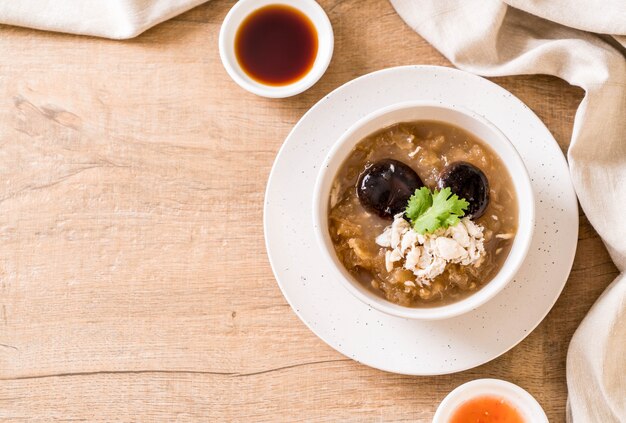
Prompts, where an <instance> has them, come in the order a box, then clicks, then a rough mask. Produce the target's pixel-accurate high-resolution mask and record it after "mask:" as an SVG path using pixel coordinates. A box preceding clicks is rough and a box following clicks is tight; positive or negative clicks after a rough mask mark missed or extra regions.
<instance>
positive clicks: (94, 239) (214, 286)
mask: <svg viewBox="0 0 626 423" xmlns="http://www.w3.org/2000/svg"><path fill="white" fill-rule="evenodd" d="M321 3H322V5H323V6H324V8H325V10H326V11H327V13H328V14H329V16H330V19H331V21H332V23H333V26H334V29H335V37H336V40H335V43H336V44H335V55H334V59H333V62H332V63H331V66H330V68H329V70H328V72H327V73H326V75H325V76H324V77H323V78H322V80H321V81H320V82H319V83H318V84H316V85H315V86H314V87H313V88H312V89H310V90H309V91H307V92H306V93H304V94H302V95H299V96H297V97H295V98H290V99H285V100H269V99H263V98H259V97H256V96H254V95H252V94H249V93H247V92H245V91H243V90H242V89H240V88H239V87H238V86H237V85H235V83H234V82H233V81H231V80H230V79H229V78H228V76H227V75H226V73H225V71H224V69H223V68H222V65H221V63H220V60H219V55H218V51H217V37H218V31H219V27H220V23H221V21H222V19H223V18H224V15H225V14H226V12H227V11H228V9H229V7H230V6H231V5H232V2H230V1H221V0H219V1H218V0H215V1H212V2H210V3H208V4H206V5H204V6H201V7H199V8H196V9H194V10H192V11H191V12H189V13H186V14H184V15H182V16H179V17H177V18H175V19H173V20H171V21H169V22H166V23H164V24H162V25H159V26H158V27H156V28H154V29H152V30H150V31H148V32H147V33H145V34H144V35H142V36H140V37H138V38H137V39H134V40H130V41H123V42H116V41H110V40H103V39H96V38H88V37H78V36H70V35H62V34H53V33H46V32H39V31H33V30H28V29H21V28H13V27H6V26H5V27H0V58H1V60H0V93H1V95H0V144H1V147H0V240H1V245H2V247H1V249H0V420H2V421H50V420H62V421H75V420H76V421H79V420H80V421H82V420H84V421H115V420H118V421H119V420H123V421H170V422H171V421H239V422H252V421H272V422H274V421H290V422H296V421H298V422H300V421H423V422H428V421H430V418H431V416H432V414H433V411H434V410H435V408H436V406H437V404H438V402H439V401H440V400H441V399H442V398H443V397H444V396H445V395H446V393H447V392H448V391H450V390H451V389H453V388H454V387H455V386H457V385H458V384H460V383H463V382H466V381H468V380H470V379H474V378H478V377H498V378H503V379H507V380H510V381H513V382H515V383H518V384H520V385H521V386H523V387H525V388H526V389H528V390H529V391H530V392H531V393H532V394H533V395H535V396H536V397H537V399H538V400H539V401H540V402H541V404H542V405H543V406H544V407H545V409H546V411H547V413H548V415H549V417H550V420H551V421H553V422H559V421H563V420H564V412H565V411H564V410H565V401H566V381H565V357H566V352H567V346H568V343H569V340H570V338H571V336H572V334H573V333H574V330H575V329H576V327H577V326H578V324H579V323H580V321H581V319H582V318H583V317H584V315H585V313H586V312H587V311H588V309H589V307H590V306H591V305H592V303H593V302H594V300H595V299H596V298H597V297H598V295H599V294H600V293H601V292H602V290H603V289H604V288H605V287H606V286H607V285H608V283H609V282H610V281H611V280H612V279H613V278H614V277H615V276H616V275H617V270H616V269H615V267H614V266H613V264H612V263H611V261H610V259H609V256H608V254H607V252H606V251H605V248H604V247H603V244H602V243H601V241H600V239H599V238H598V235H597V234H596V233H595V231H594V230H593V229H592V228H591V226H590V225H589V223H588V221H587V219H586V218H585V217H584V216H583V215H581V223H580V236H579V245H578V253H577V256H576V261H575V263H574V268H573V271H572V274H571V276H570V279H569V282H568V284H567V286H566V288H565V291H564V292H563V295H561V297H560V299H559V301H558V302H557V304H556V306H555V307H554V309H553V310H552V311H551V313H550V314H549V315H548V317H547V318H546V319H545V321H544V322H543V323H542V324H541V325H540V326H539V328H538V329H536V330H535V331H534V332H533V333H532V334H531V335H530V336H529V337H528V338H527V339H526V340H525V341H523V342H522V343H521V344H520V345H518V346H517V347H516V348H514V349H513V350H511V351H510V352H508V353H506V354H505V355H503V356H502V357H500V358H498V359H496V360H494V361H492V362H491V363H488V364H486V365H483V366H481V367H479V368H476V369H473V370H470V371H466V372H463V373H459V374H454V375H449V376H440V377H407V376H400V375H395V374H387V373H383V372H381V371H377V370H374V369H370V368H367V367H365V366H363V365H360V364H358V363H356V362H354V361H352V360H349V359H347V358H345V357H343V356H342V355H340V354H339V353H337V352H335V351H334V350H332V349H331V348H330V347H328V346H327V345H326V344H324V343H323V342H322V341H321V340H319V339H318V338H317V337H316V336H315V335H314V334H313V333H311V332H310V331H309V330H308V329H307V328H306V327H305V326H304V325H303V324H302V323H301V322H300V321H299V320H298V318H297V317H296V316H295V314H294V313H293V312H292V311H291V309H290V308H289V306H288V305H287V303H286V301H285V299H284V298H283V296H282V295H281V293H280V291H279V289H278V286H277V285H276V282H275V281H274V277H273V275H272V272H271V270H270V266H269V264H268V260H267V257H266V254H265V248H264V242H263V229H262V223H261V222H262V206H263V193H264V187H265V183H266V180H267V176H268V173H269V170H270V167H271V165H272V162H273V160H274V156H275V155H276V152H277V150H278V148H279V147H280V145H281V142H282V141H283V139H284V138H285V136H286V135H287V133H288V132H289V130H290V128H291V127H292V126H293V125H294V123H295V122H296V121H297V120H298V119H299V118H300V116H302V114H303V113H304V112H305V111H306V110H307V109H308V108H310V107H311V106H312V105H313V104H314V103H315V102H316V101H317V100H318V99H320V98H321V97H322V96H323V95H324V94H326V93H328V92H329V91H331V90H332V89H334V88H336V87H338V86H340V85H341V84H343V83H345V82H346V81H349V80H351V79H353V78H355V77H357V76H359V75H363V74H365V73H368V72H372V71H375V70H378V69H382V68H386V67H389V66H396V65H405V64H415V63H424V64H435V65H444V66H450V63H449V62H448V61H447V60H446V59H444V58H443V57H442V56H441V55H440V54H439V53H438V52H437V51H435V50H434V49H433V48H432V47H431V46H430V45H428V44H427V43H426V42H425V41H424V40H423V39H421V38H420V37H419V36H418V35H417V34H415V33H414V32H413V31H412V30H411V29H410V28H408V27H407V26H406V25H405V24H404V23H403V21H402V20H401V19H400V18H399V17H398V16H397V15H396V13H395V12H394V10H393V9H392V7H391V6H390V4H389V3H387V2H386V1H385V0H376V1H373V0H368V1H367V2H362V1H358V0H343V1H342V0H326V1H322V2H321ZM494 81H495V82H496V83H498V84H500V85H502V86H503V87H505V88H506V89H508V90H510V91H512V92H513V93H514V94H515V95H517V96H518V97H520V98H521V99H522V100H523V101H524V102H526V104H528V105H529V106H530V107H531V108H532V109H533V110H534V111H535V112H536V113H537V114H538V115H539V117H541V119H542V120H543V121H544V122H545V123H546V124H547V125H548V127H549V128H550V130H551V131H552V132H553V134H554V135H555V137H556V139H557V140H558V142H559V144H560V145H561V147H562V148H563V150H565V149H566V147H567V145H568V142H569V138H570V134H571V128H572V122H573V118H574V113H575V110H576V107H577V105H578V103H579V101H580V100H581V98H582V94H583V93H582V91H581V90H579V89H576V88H572V87H570V86H568V85H567V84H566V83H564V82H563V81H560V80H558V79H556V78H551V77H545V76H527V77H510V78H494ZM242 291H243V292H245V297H246V299H241V298H240V296H241V295H240V294H241V292H242Z"/></svg>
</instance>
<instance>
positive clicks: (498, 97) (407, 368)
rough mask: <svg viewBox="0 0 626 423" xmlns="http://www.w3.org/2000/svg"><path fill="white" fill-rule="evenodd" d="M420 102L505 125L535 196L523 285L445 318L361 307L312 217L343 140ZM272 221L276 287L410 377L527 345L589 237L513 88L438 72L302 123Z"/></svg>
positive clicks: (322, 107) (333, 98)
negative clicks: (321, 179)
mask: <svg viewBox="0 0 626 423" xmlns="http://www.w3.org/2000/svg"><path fill="white" fill-rule="evenodd" d="M476 93H480V95H476ZM416 100H420V101H428V102H434V103H438V102H440V101H441V102H443V103H446V104H453V105H457V106H462V107H465V108H467V109H470V110H473V111H474V112H475V113H477V114H480V115H482V116H484V117H485V118H486V119H488V120H489V121H490V122H492V123H493V124H494V125H496V126H497V127H498V128H499V129H500V130H501V131H502V132H503V133H504V135H505V136H506V137H507V138H508V139H509V140H510V141H511V143H513V145H514V146H515V148H516V149H517V151H518V152H519V154H520V155H521V156H522V160H523V161H524V164H525V165H526V168H527V169H528V173H529V174H530V176H531V183H532V188H533V192H534V193H535V199H534V202H535V216H536V219H535V225H536V226H535V231H534V236H533V239H532V243H531V247H530V250H529V252H528V255H527V256H526V260H525V261H524V264H523V265H522V267H521V268H520V270H519V271H518V273H517V275H516V276H515V279H514V280H513V281H511V282H510V283H509V284H508V285H507V286H506V287H505V288H504V289H503V290H502V291H500V293H498V294H497V295H496V296H495V297H494V298H492V299H491V300H490V301H488V302H487V303H485V304H483V305H482V306H481V307H479V308H477V309H476V310H473V311H470V312H468V313H465V314H463V315H461V316H457V317H452V318H450V319H445V320H416V319H405V318H401V317H396V316H391V315H389V314H386V313H382V312H380V311H378V310H376V309H374V308H372V307H368V306H367V305H366V304H364V303H363V302H362V301H359V300H358V299H356V297H354V296H353V295H352V294H350V293H349V292H348V291H347V290H346V289H344V287H343V286H342V285H341V284H340V283H339V282H338V281H337V280H335V279H334V276H333V275H334V273H333V272H332V269H330V268H328V266H327V262H326V260H325V259H324V257H323V256H322V252H321V251H320V249H319V247H318V245H317V239H316V237H315V228H314V225H313V219H312V218H311V210H312V209H313V190H314V186H315V182H316V179H317V176H318V173H319V171H320V168H321V166H322V163H323V162H324V159H325V158H326V156H327V154H328V151H329V150H330V149H331V148H332V146H333V144H334V143H335V141H336V140H337V139H339V137H341V135H342V134H343V133H344V132H345V131H346V130H347V129H348V128H350V127H351V126H352V125H353V124H354V123H355V122H357V121H358V120H359V119H361V118H363V117H364V116H367V115H368V114H370V113H373V112H375V111H376V110H380V109H381V108H383V107H387V106H391V105H393V104H396V103H400V102H405V101H416ZM520 206H521V207H523V206H524V205H523V204H522V205H520ZM263 219H264V232H265V245H266V248H267V253H268V257H269V260H270V263H271V265H272V270H273V272H274V275H275V277H276V281H277V283H278V285H279V287H280V289H281V290H282V292H283V295H284V296H285V298H286V300H287V301H288V302H289V304H290V305H291V307H292V309H293V310H294V312H295V313H296V314H297V315H298V317H300V319H302V321H303V322H304V323H305V324H306V325H307V326H308V327H309V329H310V330H311V331H313V332H314V333H315V334H316V335H317V336H319V337H320V338H321V339H322V340H323V341H325V342H326V343H327V344H328V345H329V346H331V347H332V348H334V349H336V350H337V351H339V352H340V353H342V354H344V355H345V356H346V357H349V358H352V359H354V360H357V361H359V362H361V363H363V364H366V365H368V366H371V367H375V368H377V369H381V370H385V371H388V372H393V373H402V374H407V375H424V376H426V375H440V374H446V373H453V372H459V371H462V370H467V369H469V368H472V367H476V366H479V365H481V364H484V363H486V362H487V361H490V360H493V359H494V358H496V357H498V356H500V355H501V354H503V353H505V352H506V351H508V350H509V349H511V348H513V347H514V346H515V345H516V344H518V343H519V342H520V341H522V340H523V339H524V338H526V336H528V335H529V334H530V333H531V332H532V331H533V329H534V328H536V327H537V325H538V324H539V323H540V322H541V321H542V320H543V318H544V317H545V316H546V314H547V313H548V311H550V309H551V308H552V306H553V305H554V303H555V301H556V299H557V298H558V296H559V294H560V293H561V291H562V289H563V287H564V286H565V282H566V281H567V278H568V275H569V272H570V270H571V268H572V263H573V261H574V254H575V252H576V243H577V239H578V204H577V201H576V194H575V193H574V188H573V186H572V182H571V177H570V173H569V169H568V167H567V162H566V161H565V157H564V156H563V153H562V151H561V149H560V148H559V145H558V144H557V143H556V141H555V140H554V138H553V137H552V134H550V131H548V129H547V128H546V127H545V125H544V124H543V123H542V122H541V120H540V119H539V118H538V117H537V116H536V115H535V114H534V113H533V112H532V110H530V109H529V108H528V107H527V106H526V105H524V103H522V102H521V101H520V100H519V99H518V98H516V97H515V96H513V95H512V94H511V93H509V92H508V91H506V90H505V89H503V88H502V87H500V86H498V85H496V84H494V83H493V82H491V81H489V80H487V79H484V78H480V77H478V76H476V75H472V74H470V73H467V72H462V71H459V70H456V69H452V68H444V67H439V66H402V67H395V68H390V69H384V70H381V71H378V72H374V73H371V74H368V75H364V76H362V77H360V78H357V79H355V80H353V81H350V82H348V83H346V84H345V85H343V86H341V87H339V88H337V89H336V90H335V91H333V92H332V93H330V94H328V95H326V96H324V98H323V99H322V100H320V101H319V102H318V103H317V104H316V105H314V106H313V107H312V108H311V109H310V110H309V111H307V112H306V113H305V115H304V116H303V117H302V119H300V121H299V122H298V123H297V124H296V125H295V126H294V128H293V130H292V131H291V133H290V134H289V135H288V136H287V138H286V140H285V142H284V143H283V146H282V147H281V149H280V151H279V153H278V155H277V157H276V161H275V162H274V166H273V168H272V171H271V173H270V176H269V180H268V184H267V190H266V194H265V208H264V214H263Z"/></svg>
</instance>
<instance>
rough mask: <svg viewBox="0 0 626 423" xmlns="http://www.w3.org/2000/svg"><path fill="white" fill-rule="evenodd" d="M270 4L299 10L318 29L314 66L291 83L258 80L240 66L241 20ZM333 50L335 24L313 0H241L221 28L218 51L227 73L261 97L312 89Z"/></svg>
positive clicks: (286, 95)
mask: <svg viewBox="0 0 626 423" xmlns="http://www.w3.org/2000/svg"><path fill="white" fill-rule="evenodd" d="M268 5H285V6H290V7H293V8H295V9H298V10H299V11H300V12H302V13H303V14H305V15H306V16H307V17H308V18H309V19H310V20H311V22H312V23H313V25H314V26H315V29H316V31H317V40H318V48H317V56H316V57H315V62H314V63H313V67H312V68H311V70H310V71H309V72H308V73H307V74H306V75H305V76H303V77H302V78H300V79H299V80H297V81H295V82H293V83H291V84H288V85H281V86H272V85H265V84H262V83H260V82H258V81H255V80H254V79H252V78H251V77H250V76H249V75H248V74H246V72H245V71H244V70H243V69H242V68H241V66H240V65H239V62H238V61H237V57H236V55H235V36H236V34H237V29H238V28H239V26H240V25H241V23H242V21H243V20H244V19H245V18H246V17H247V16H249V15H250V14H251V13H252V12H254V11H255V10H257V9H260V8H262V7H264V6H268ZM333 49H334V35H333V27H332V25H331V23H330V20H329V19H328V16H327V15H326V12H324V9H322V7H321V6H320V5H319V4H318V3H317V2H316V1H314V0H239V1H238V2H237V3H235V5H234V6H233V7H232V8H231V9H230V11H229V12H228V14H227V15H226V17H225V18H224V22H223V23H222V27H221V28H220V35H219V51H220V58H221V60H222V64H223V65H224V68H225V69H226V72H227V73H228V75H229V76H230V77H231V78H232V79H233V81H235V82H236V83H237V84H238V85H239V86H240V87H241V88H243V89H245V90H247V91H249V92H251V93H253V94H256V95H259V96H262V97H269V98H285V97H291V96H294V95H296V94H300V93H301V92H303V91H305V90H307V89H309V88H310V87H311V86H313V84H315V83H316V82H317V81H318V80H319V79H320V78H321V77H322V75H324V72H326V69H327V68H328V65H329V64H330V61H331V59H332V56H333Z"/></svg>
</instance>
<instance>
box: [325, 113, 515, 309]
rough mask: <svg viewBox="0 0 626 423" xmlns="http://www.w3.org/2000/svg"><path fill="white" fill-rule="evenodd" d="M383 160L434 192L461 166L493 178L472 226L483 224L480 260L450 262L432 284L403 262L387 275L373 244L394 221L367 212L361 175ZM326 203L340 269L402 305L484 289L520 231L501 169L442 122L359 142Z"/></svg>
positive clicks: (477, 144)
mask: <svg viewBox="0 0 626 423" xmlns="http://www.w3.org/2000/svg"><path fill="white" fill-rule="evenodd" d="M386 159H393V160H397V161H400V162H403V163H404V164H406V165H408V166H409V167H410V168H412V169H413V170H414V171H415V172H416V173H417V175H418V176H419V178H421V180H422V181H423V183H424V185H425V186H426V187H428V188H431V189H433V190H434V189H436V188H437V185H438V183H441V178H443V176H442V175H445V173H446V172H445V171H446V170H448V169H450V166H453V165H455V164H457V163H458V162H466V163H469V164H471V165H473V166H475V167H477V168H479V169H480V170H482V172H483V173H484V176H486V178H487V180H488V188H487V190H488V194H487V195H488V203H486V204H487V205H486V209H484V210H483V211H481V212H480V213H475V215H476V216H478V215H479V214H480V216H479V217H476V218H471V221H472V224H476V225H478V226H482V234H481V240H480V242H481V245H483V243H484V250H483V251H482V256H481V258H480V260H477V261H476V262H474V263H472V264H469V265H463V264H460V263H453V262H450V263H448V264H447V265H446V266H445V270H444V271H443V273H441V274H439V275H437V276H436V277H434V279H432V280H431V281H430V282H429V283H428V284H423V283H418V282H419V281H416V275H415V274H414V272H411V271H409V270H407V269H405V268H403V267H402V266H401V265H399V264H398V263H400V262H398V263H394V266H393V269H390V267H389V263H388V262H387V263H386V254H389V251H388V249H386V248H383V247H381V246H380V245H379V244H378V243H377V241H376V238H377V237H378V236H379V235H381V233H383V232H384V231H385V228H387V227H389V226H390V225H391V223H392V221H393V220H394V219H393V217H391V218H390V217H387V218H382V217H380V216H379V215H378V214H376V213H372V212H371V210H369V211H368V210H366V208H365V207H364V206H363V203H362V201H360V200H359V197H358V195H357V182H358V181H360V178H359V176H360V175H362V174H363V173H364V172H365V171H366V170H367V169H371V168H372V164H374V163H380V162H381V161H382V162H385V161H387V162H388V161H389V160H386ZM393 160H392V162H393ZM394 163H396V162H394ZM409 171H410V169H409ZM442 171H444V172H443V173H442ZM329 201H330V208H329V210H330V211H329V215H328V221H329V231H330V236H331V238H332V241H333V244H334V247H335V251H336V253H337V256H338V257H339V259H340V260H341V262H342V263H343V265H344V266H345V267H346V269H347V270H348V271H349V272H350V273H351V274H352V275H353V276H354V277H355V278H356V279H357V280H358V281H359V282H360V283H362V284H363V285H365V286H367V287H368V288H369V289H371V290H373V291H374V292H376V293H378V294H380V295H381V296H383V297H385V298H387V299H388V300H389V301H392V302H394V303H397V304H401V305H405V306H412V307H429V306H439V305H444V304H448V303H452V302H455V301H458V300H460V299H462V298H465V297H467V296H468V295H470V294H472V293H473V292H476V291H477V290H479V289H480V288H481V287H483V286H484V285H485V284H486V283H488V282H489V281H490V280H491V279H492V278H493V277H494V276H495V275H496V274H497V272H498V270H499V269H500V267H501V266H502V264H503V263H504V261H505V260H506V258H507V256H508V254H509V251H510V249H511V245H512V243H513V239H514V236H515V233H516V230H517V217H518V204H517V198H516V195H515V190H514V186H513V183H512V180H511V177H510V175H509V174H508V171H507V169H506V168H505V166H504V163H503V162H502V161H501V159H500V158H499V157H498V156H497V155H496V154H495V153H494V152H493V151H492V150H491V149H490V148H489V147H488V146H487V145H485V144H484V143H483V142H481V141H480V140H478V139H476V138H475V137H474V136H472V135H471V134H469V133H467V132H466V131H464V130H462V129H460V128H458V127H455V126H453V125H450V124H447V123H443V122H434V121H416V122H407V123H400V124H396V125H393V126H391V127H389V128H386V129H383V130H381V131H379V132H377V133H375V134H372V135H370V136H368V137H366V138H365V139H363V140H362V141H360V142H359V143H358V144H357V145H356V147H355V148H354V150H353V151H352V152H351V153H350V155H349V157H348V158H347V159H346V161H345V162H344V163H343V165H342V166H341V168H340V170H339V172H338V173H337V175H336V176H335V180H334V182H333V187H332V189H331V198H330V200H329ZM468 210H469V209H468ZM470 217H471V216H466V219H468V220H469V218H470ZM400 223H403V222H400ZM387 260H388V259H387Z"/></svg>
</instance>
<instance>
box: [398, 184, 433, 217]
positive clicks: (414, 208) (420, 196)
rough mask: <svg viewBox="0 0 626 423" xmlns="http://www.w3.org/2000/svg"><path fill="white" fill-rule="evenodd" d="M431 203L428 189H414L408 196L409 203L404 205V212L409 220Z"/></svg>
mask: <svg viewBox="0 0 626 423" xmlns="http://www.w3.org/2000/svg"><path fill="white" fill-rule="evenodd" d="M432 205H433V197H432V195H431V193H430V190H429V189H428V188H426V187H421V188H420V189H416V190H415V193H414V194H413V195H412V196H411V198H409V204H408V205H407V206H406V210H405V211H404V214H405V215H406V217H408V218H409V219H410V220H411V221H413V220H415V219H417V218H418V217H419V216H421V215H422V214H424V212H425V211H426V210H427V209H428V208H429V207H430V206H432Z"/></svg>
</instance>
